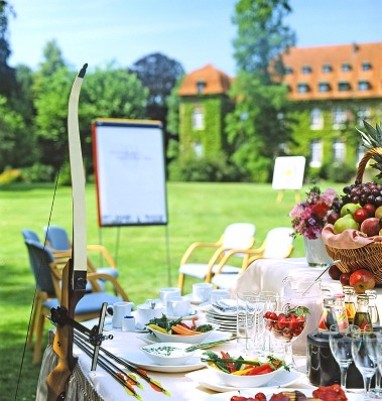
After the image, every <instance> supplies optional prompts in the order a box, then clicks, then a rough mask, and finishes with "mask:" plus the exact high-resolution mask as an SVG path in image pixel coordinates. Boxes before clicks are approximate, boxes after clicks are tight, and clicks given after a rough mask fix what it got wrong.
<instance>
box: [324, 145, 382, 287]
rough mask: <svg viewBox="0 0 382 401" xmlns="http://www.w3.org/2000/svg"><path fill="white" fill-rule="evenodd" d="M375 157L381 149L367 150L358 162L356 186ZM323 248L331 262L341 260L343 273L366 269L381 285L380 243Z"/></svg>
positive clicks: (381, 252) (381, 257)
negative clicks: (354, 246)
mask: <svg viewBox="0 0 382 401" xmlns="http://www.w3.org/2000/svg"><path fill="white" fill-rule="evenodd" d="M375 155H379V156H382V148H373V149H369V150H368V151H367V152H366V153H365V155H364V156H363V158H362V159H361V161H360V162H359V165H358V170H357V176H356V181H355V182H356V183H357V184H359V183H361V182H362V177H363V173H364V171H365V167H366V165H367V162H368V161H369V160H370V159H371V158H372V157H373V156H375ZM325 246H326V250H327V252H328V255H329V256H330V257H331V258H332V259H333V260H338V259H340V260H341V262H339V263H337V266H338V268H339V269H340V270H341V271H342V272H343V273H351V272H353V271H355V270H358V269H366V270H369V271H370V272H372V273H373V274H374V277H375V281H376V283H377V284H382V242H373V243H371V244H368V245H365V246H363V247H361V248H356V249H339V248H333V247H330V246H328V245H326V244H325Z"/></svg>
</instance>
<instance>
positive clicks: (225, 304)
mask: <svg viewBox="0 0 382 401" xmlns="http://www.w3.org/2000/svg"><path fill="white" fill-rule="evenodd" d="M206 319H207V322H209V323H212V324H214V325H217V330H221V331H229V332H233V333H236V321H237V317H236V301H233V300H231V299H229V300H218V301H216V302H215V303H213V304H211V306H210V307H209V308H208V309H207V310H206Z"/></svg>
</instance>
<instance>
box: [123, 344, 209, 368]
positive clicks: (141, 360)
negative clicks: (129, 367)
mask: <svg viewBox="0 0 382 401" xmlns="http://www.w3.org/2000/svg"><path fill="white" fill-rule="evenodd" d="M118 356H119V357H121V358H122V359H125V360H126V361H127V362H129V363H132V364H133V365H135V366H139V367H141V368H142V369H147V370H151V371H152V372H163V373H181V372H191V371H193V370H197V369H201V368H203V367H205V364H204V363H202V362H200V356H193V357H191V358H190V359H188V360H187V361H186V362H185V363H184V364H183V365H179V366H171V365H169V366H163V365H158V364H156V363H154V362H153V361H152V360H151V359H150V358H149V357H148V356H147V355H145V354H144V353H143V352H142V351H141V350H140V349H135V350H129V351H128V352H124V353H119V354H118Z"/></svg>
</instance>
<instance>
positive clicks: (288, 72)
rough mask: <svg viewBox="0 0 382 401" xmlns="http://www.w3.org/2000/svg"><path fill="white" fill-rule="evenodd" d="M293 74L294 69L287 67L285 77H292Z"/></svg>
mask: <svg viewBox="0 0 382 401" xmlns="http://www.w3.org/2000/svg"><path fill="white" fill-rule="evenodd" d="M291 74H293V68H292V67H285V75H291Z"/></svg>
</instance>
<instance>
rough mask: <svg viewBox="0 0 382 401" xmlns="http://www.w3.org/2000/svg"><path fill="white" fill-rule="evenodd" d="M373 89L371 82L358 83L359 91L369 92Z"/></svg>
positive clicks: (361, 81) (362, 81)
mask: <svg viewBox="0 0 382 401" xmlns="http://www.w3.org/2000/svg"><path fill="white" fill-rule="evenodd" d="M370 88H371V85H370V82H369V81H366V80H360V81H358V90H359V91H361V92H362V91H367V90H369V89H370Z"/></svg>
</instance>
